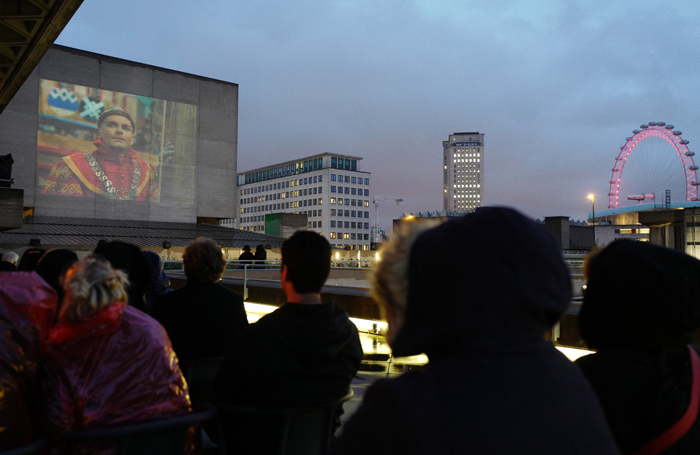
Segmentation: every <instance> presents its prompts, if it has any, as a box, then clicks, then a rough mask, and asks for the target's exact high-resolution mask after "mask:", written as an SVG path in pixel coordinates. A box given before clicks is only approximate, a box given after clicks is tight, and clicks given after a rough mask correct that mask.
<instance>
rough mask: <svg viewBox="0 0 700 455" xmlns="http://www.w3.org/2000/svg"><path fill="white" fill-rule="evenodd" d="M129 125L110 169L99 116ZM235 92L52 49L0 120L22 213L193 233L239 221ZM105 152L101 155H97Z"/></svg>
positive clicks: (199, 79)
mask: <svg viewBox="0 0 700 455" xmlns="http://www.w3.org/2000/svg"><path fill="white" fill-rule="evenodd" d="M113 109H117V110H120V111H123V112H124V113H126V114H128V115H129V117H130V118H131V122H129V123H131V128H129V130H128V131H127V132H126V133H125V136H124V139H123V141H122V142H123V143H124V144H127V143H128V148H127V147H119V149H125V150H122V152H121V153H122V156H123V154H126V155H127V156H128V159H126V160H124V162H123V163H122V165H121V167H119V166H111V165H110V162H108V161H109V160H107V159H106V158H105V159H104V160H103V159H101V157H103V156H109V154H110V153H113V152H114V150H112V151H111V152H110V150H107V148H108V147H100V144H99V143H97V141H98V140H100V141H101V140H102V139H103V138H101V137H100V134H101V133H100V125H99V124H98V122H99V116H100V114H101V113H103V112H105V111H106V110H113ZM237 125H238V85H237V84H234V83H231V82H225V81H219V80H215V79H210V78H206V77H203V76H197V75H193V74H188V73H182V72H178V71H173V70H169V69H165V68H158V67H155V66H151V65H146V64H141V63H136V62H132V61H127V60H122V59H118V58H114V57H109V56H106V55H100V54H94V53H91V52H86V51H82V50H78V49H71V48H68V47H64V46H56V45H54V46H52V47H51V49H49V51H48V52H46V55H44V57H43V58H42V59H41V61H40V62H39V64H38V65H37V66H36V68H35V69H34V71H32V73H31V74H30V75H29V76H28V77H27V79H26V81H25V82H24V84H23V85H22V87H21V88H20V89H19V91H18V92H17V94H16V95H15V96H14V98H13V99H12V101H11V102H10V103H9V104H8V105H7V107H6V108H5V110H4V111H3V113H2V116H1V117H0V150H1V152H0V153H1V154H3V155H4V154H7V153H11V154H12V157H13V159H14V165H13V168H12V177H13V178H14V179H15V184H14V186H13V188H16V189H21V190H23V192H24V194H23V201H22V203H23V207H24V211H25V213H27V212H28V213H31V214H33V215H36V216H50V217H66V216H69V217H74V218H85V219H109V220H134V221H164V222H183V223H195V222H198V221H201V220H212V219H225V218H232V217H235V216H236V214H237V212H238V210H237V205H236V204H237V201H238V198H237V197H236V196H237V193H236V189H237V187H236V182H235V181H234V180H233V179H232V178H231V176H232V175H236V173H237V164H236V163H237V156H238V155H237V143H238V126H237ZM98 152H99V153H98Z"/></svg>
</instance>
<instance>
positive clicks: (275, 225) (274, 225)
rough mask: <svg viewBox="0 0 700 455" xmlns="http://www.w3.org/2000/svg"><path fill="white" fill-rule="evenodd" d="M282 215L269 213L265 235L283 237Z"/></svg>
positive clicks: (266, 219)
mask: <svg viewBox="0 0 700 455" xmlns="http://www.w3.org/2000/svg"><path fill="white" fill-rule="evenodd" d="M280 215H281V214H280V213H268V214H267V215H265V234H267V235H276V236H277V237H281V236H282V234H281V232H282V231H281V225H282V223H280Z"/></svg>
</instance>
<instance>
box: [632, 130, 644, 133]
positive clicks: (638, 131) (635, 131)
mask: <svg viewBox="0 0 700 455" xmlns="http://www.w3.org/2000/svg"><path fill="white" fill-rule="evenodd" d="M632 132H633V133H634V134H639V133H641V132H642V130H634V131H632Z"/></svg>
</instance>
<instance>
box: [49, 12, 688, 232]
mask: <svg viewBox="0 0 700 455" xmlns="http://www.w3.org/2000/svg"><path fill="white" fill-rule="evenodd" d="M699 16H700V8H698V6H697V3H696V2H694V1H674V2H662V1H647V0H638V1H635V2H631V1H630V2H600V1H595V2H594V1H579V0H553V1H527V2H525V1H507V0H478V1H440V0H431V1H408V0H386V1H377V0H356V1H332V0H319V1H296V2H287V1H278V0H258V1H246V2H242V1H235V0H225V1H224V0H220V1H214V0H202V1H200V2H191V1H182V0H168V1H161V0H158V1H156V0H149V1H143V0H113V1H110V2H106V1H97V0H85V1H84V2H83V4H82V6H81V7H80V8H79V9H78V11H77V13H76V14H75V16H74V17H73V19H72V20H71V22H70V23H69V24H68V26H67V27H66V28H65V29H64V31H63V33H62V34H61V36H60V37H59V39H58V40H57V41H56V43H57V44H61V45H64V46H69V47H74V48H78V49H83V50H87V51H91V52H97V53H100V54H105V55H110V56H114V57H119V58H123V59H127V60H133V61H136V62H141V63H146V64H149V65H155V66H159V67H163V68H170V69H174V70H178V71H184V72H187V73H192V74H197V75H201V76H205V77H210V78H214V79H220V80H224V81H228V82H235V83H237V84H239V106H238V107H239V111H238V112H239V114H238V171H239V172H243V171H246V170H249V169H253V168H257V167H261V166H265V165H268V164H272V163H276V162H280V161H285V160H290V159H295V158H301V157H305V156H309V155H313V154H317V153H323V152H330V153H339V154H344V155H355V156H360V157H362V158H363V160H362V162H361V167H362V170H365V171H369V172H371V173H372V192H373V195H374V196H380V197H387V198H401V199H403V200H404V202H402V203H401V205H399V206H397V205H396V204H394V203H392V202H383V203H381V204H380V208H379V215H380V226H381V227H389V226H390V220H391V219H392V218H398V217H399V216H401V214H402V213H408V212H418V211H428V210H441V209H442V141H444V140H447V138H448V135H449V134H451V133H454V132H462V131H479V132H482V133H485V135H486V137H485V151H484V155H485V157H484V160H485V164H484V166H485V178H484V185H485V187H484V204H485V205H509V206H512V207H515V208H517V209H519V210H521V211H523V212H525V213H526V214H528V215H530V216H532V217H534V218H542V217H544V216H550V215H564V216H570V217H572V218H574V219H584V218H585V217H586V215H587V213H588V211H589V210H590V202H589V201H588V200H587V199H586V195H587V194H588V193H591V192H593V193H595V194H597V195H598V199H597V201H596V210H598V209H599V208H600V209H603V208H606V207H607V196H606V194H607V192H608V183H607V182H608V181H609V180H610V176H611V169H612V167H613V165H614V164H615V158H616V156H617V154H618V152H619V150H620V147H621V146H623V145H624V144H625V138H626V137H629V136H632V130H634V129H637V128H639V126H640V125H641V124H644V123H648V122H656V121H664V122H667V123H672V124H673V125H675V127H676V129H677V130H681V131H682V132H683V138H684V139H687V140H689V141H690V144H689V147H690V149H691V150H694V149H695V148H694V145H696V144H700V110H698V106H699V105H700V78H699V77H698V73H699V71H698V70H699V69H700V68H699V67H700V55H699V53H700V45H699V44H700V36H699V35H700V31H699V30H700V29H699V28H698V26H697V24H698V20H699V19H700V17H699ZM666 152H668V153H669V154H670V158H671V160H675V162H677V166H678V179H679V180H680V182H681V183H682V182H683V169H682V166H681V164H680V158H678V156H677V155H675V157H674V155H673V154H674V153H675V152H674V151H673V150H672V149H670V148H669V149H668V150H667V151H666ZM696 158H697V160H696V163H697V162H698V161H700V156H698V157H696ZM630 160H632V158H630ZM630 162H631V161H630ZM645 164H647V165H650V166H652V167H658V166H656V165H655V163H645ZM232 178H235V176H232ZM624 178H625V175H624V174H623V179H624ZM637 191H646V190H644V189H643V188H640V189H639V190H637Z"/></svg>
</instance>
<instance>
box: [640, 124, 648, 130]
mask: <svg viewBox="0 0 700 455" xmlns="http://www.w3.org/2000/svg"><path fill="white" fill-rule="evenodd" d="M639 127H640V128H641V129H643V130H645V129H647V128H649V125H639Z"/></svg>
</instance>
